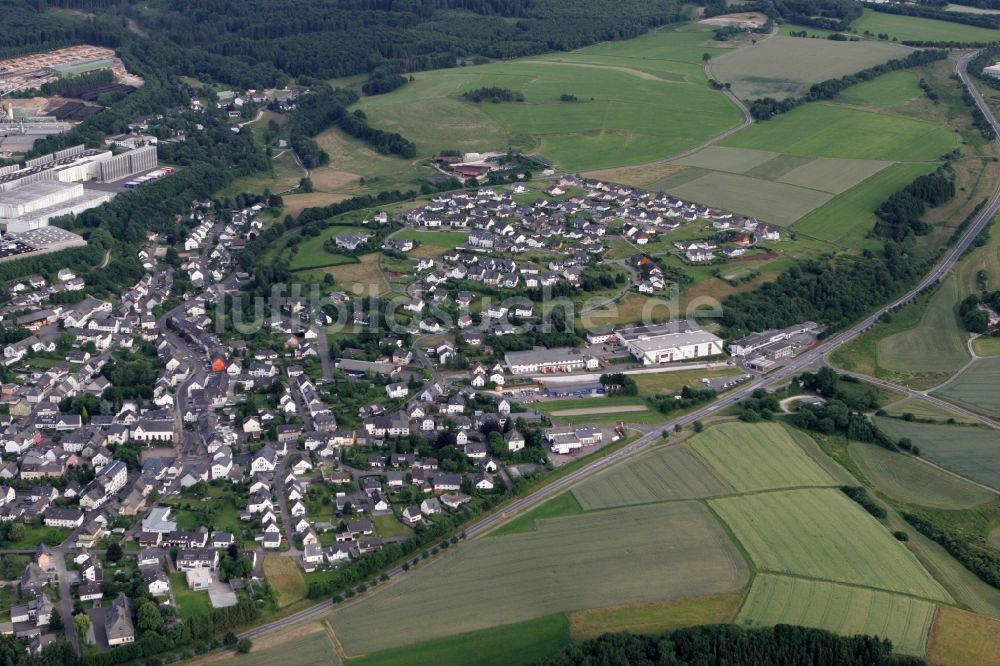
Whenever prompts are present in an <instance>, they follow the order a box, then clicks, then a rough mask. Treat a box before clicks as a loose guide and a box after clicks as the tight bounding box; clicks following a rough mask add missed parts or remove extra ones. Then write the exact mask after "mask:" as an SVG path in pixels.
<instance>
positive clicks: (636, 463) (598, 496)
mask: <svg viewBox="0 0 1000 666" xmlns="http://www.w3.org/2000/svg"><path fill="white" fill-rule="evenodd" d="M703 434H705V433H703ZM701 436H702V435H699V437H701ZM731 492H733V489H732V486H730V485H729V484H728V483H727V482H726V481H725V480H723V479H722V478H721V477H720V476H719V475H718V474H716V473H715V471H713V470H712V468H711V467H710V466H709V465H708V464H707V463H706V462H705V460H704V459H703V458H702V457H701V456H699V455H698V454H697V453H695V451H694V450H693V449H692V448H691V447H690V446H688V445H686V444H682V445H676V446H674V445H671V446H660V447H656V448H654V449H652V450H650V451H648V452H644V453H643V454H642V455H639V456H637V457H635V458H633V459H632V460H629V461H627V462H624V463H622V464H620V465H615V466H614V467H613V468H612V469H609V470H605V471H602V472H601V473H599V474H597V475H595V476H593V477H591V478H589V479H587V480H586V481H584V482H583V483H581V484H580V485H578V486H576V487H575V488H573V490H572V494H573V495H574V496H575V497H576V499H577V501H578V502H579V503H580V506H581V507H583V508H584V510H587V511H590V510H593V509H607V508H611V507H618V506H627V505H630V504H648V503H652V502H665V501H670V500H682V499H693V498H700V497H714V496H718V495H726V494H729V493H731Z"/></svg>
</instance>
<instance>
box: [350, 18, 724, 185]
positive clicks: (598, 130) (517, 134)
mask: <svg viewBox="0 0 1000 666" xmlns="http://www.w3.org/2000/svg"><path fill="white" fill-rule="evenodd" d="M710 36H711V32H708V31H705V30H693V29H692V31H691V32H685V31H679V30H659V31H654V32H652V33H649V34H647V35H645V36H643V37H640V38H637V39H634V40H629V41H623V42H613V43H611V44H599V45H595V46H592V47H587V48H584V49H580V50H578V51H573V52H571V53H560V54H553V55H549V56H540V57H533V58H528V59H522V60H512V61H507V62H501V63H493V64H488V65H480V66H475V67H456V68H452V69H444V70H435V71H429V72H418V73H415V74H414V77H415V80H414V81H413V82H411V83H407V84H406V85H405V86H403V87H401V88H399V89H398V90H395V91H393V92H391V93H388V94H385V95H376V96H373V97H366V98H364V99H363V100H362V101H361V102H360V104H359V105H358V107H359V108H361V109H363V110H364V112H365V113H366V114H368V117H369V119H370V120H371V122H372V124H373V125H375V126H376V127H379V128H382V129H385V130H389V131H398V132H400V133H402V134H403V135H404V136H406V137H408V138H410V139H411V140H413V141H414V142H415V143H416V144H417V149H418V152H419V154H420V155H421V156H429V155H432V154H435V153H436V152H437V151H440V150H443V149H456V150H461V151H472V150H479V151H482V150H505V149H506V148H507V147H508V146H509V145H513V146H515V147H517V148H521V149H523V150H525V151H527V152H540V153H542V154H543V155H544V156H545V157H546V158H548V159H551V160H553V161H555V162H556V163H558V164H559V165H560V167H562V168H564V169H566V170H583V169H594V168H600V167H613V166H622V165H627V164H636V163H641V162H648V161H651V160H654V159H658V158H662V157H664V156H667V155H671V154H674V153H678V152H682V151H683V150H684V149H686V148H689V147H691V146H693V145H696V144H698V143H699V142H700V141H703V140H705V139H707V138H709V137H711V136H713V135H715V134H718V133H719V132H722V131H723V130H725V129H726V128H727V127H731V126H733V125H735V124H737V123H738V122H739V112H738V111H737V110H736V108H735V107H734V106H733V105H732V103H730V102H729V101H728V100H727V99H726V98H725V96H723V95H722V94H721V93H719V92H718V91H715V90H712V89H711V88H709V87H708V86H707V85H705V77H704V73H703V72H702V71H701V66H700V61H701V55H702V53H704V52H706V51H707V52H710V53H711V52H716V53H718V52H721V50H718V49H710V48H708V49H706V48H705V47H701V46H699V44H701V43H702V42H703V41H705V39H706V38H707V37H710ZM482 86H500V87H504V88H509V89H511V90H517V91H519V92H521V93H523V94H524V97H525V101H524V102H523V103H506V104H488V103H487V104H474V103H471V102H468V101H465V100H463V99H462V98H461V93H462V92H463V91H467V90H472V89H474V88H479V87H482ZM562 94H572V95H575V96H576V97H577V98H578V100H579V101H578V102H572V103H567V102H562V101H560V100H559V96H560V95H562ZM664 118H669V119H670V122H663V119H664Z"/></svg>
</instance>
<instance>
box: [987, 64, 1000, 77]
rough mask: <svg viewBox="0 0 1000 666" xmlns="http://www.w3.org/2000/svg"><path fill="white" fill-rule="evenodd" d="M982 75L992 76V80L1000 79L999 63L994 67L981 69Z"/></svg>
mask: <svg viewBox="0 0 1000 666" xmlns="http://www.w3.org/2000/svg"><path fill="white" fill-rule="evenodd" d="M983 74H984V75H986V76H992V77H993V78H994V79H1000V62H998V63H996V64H995V65H990V66H989V67H983Z"/></svg>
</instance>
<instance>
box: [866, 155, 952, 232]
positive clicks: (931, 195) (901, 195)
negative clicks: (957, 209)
mask: <svg viewBox="0 0 1000 666" xmlns="http://www.w3.org/2000/svg"><path fill="white" fill-rule="evenodd" d="M953 196H955V179H954V177H953V176H952V174H951V173H950V172H948V171H946V170H945V169H943V168H941V169H938V170H937V171H935V172H934V173H931V174H927V175H924V176H918V177H917V178H916V179H915V180H914V181H913V182H912V183H910V184H909V185H907V186H906V187H904V188H903V189H901V190H899V191H898V192H894V193H893V194H892V195H890V196H889V198H888V199H886V200H885V201H883V202H882V204H881V205H879V207H878V208H876V209H875V217H877V218H878V221H877V222H876V223H875V229H874V230H873V231H872V233H873V234H874V235H875V236H878V237H879V238H887V239H889V240H895V241H904V240H906V239H908V238H911V237H913V236H915V235H916V236H920V235H922V234H926V233H927V232H928V231H930V225H929V224H927V223H926V222H924V221H923V216H924V212H925V211H926V210H927V207H928V206H930V207H931V208H933V207H935V206H940V205H941V204H943V203H944V202H946V201H948V200H949V199H951V198H952V197H953Z"/></svg>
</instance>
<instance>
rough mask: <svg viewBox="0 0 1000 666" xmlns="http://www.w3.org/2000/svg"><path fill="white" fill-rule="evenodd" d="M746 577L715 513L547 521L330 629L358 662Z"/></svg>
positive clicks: (357, 609) (619, 513) (686, 508)
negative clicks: (382, 652) (380, 651)
mask: <svg viewBox="0 0 1000 666" xmlns="http://www.w3.org/2000/svg"><path fill="white" fill-rule="evenodd" d="M678 532H682V533H683V534H684V535H685V538H684V539H683V540H682V541H678V539H677V538H676V536H677V534H678ZM570 555H572V558H573V562H574V565H573V566H572V567H567V566H565V562H566V558H567V557H569V556H570ZM484 572H490V574H489V576H488V580H489V593H488V594H483V591H484ZM747 577H748V570H747V567H746V564H745V563H744V561H743V558H742V557H741V556H740V554H739V552H738V551H737V550H736V548H735V546H734V545H733V544H732V543H731V542H730V541H729V538H728V537H727V536H726V534H725V532H724V531H723V530H722V528H721V527H720V526H719V525H718V524H717V523H716V521H715V520H714V518H713V517H712V515H711V514H710V513H709V511H708V510H707V509H706V508H705V507H704V506H703V505H700V504H698V503H696V502H675V503H671V504H666V505H661V506H646V507H632V508H626V509H615V510H609V511H601V512H597V513H592V514H583V515H578V516H569V517H564V518H558V519H553V520H546V521H542V522H541V523H540V524H539V525H538V531H537V532H532V533H529V534H512V535H508V536H504V537H498V538H492V539H480V540H478V541H473V542H470V543H468V544H465V545H464V546H463V547H462V548H461V549H459V550H457V551H455V552H454V553H448V554H446V555H445V556H444V557H443V559H441V560H439V561H437V562H434V563H431V564H428V565H426V566H424V567H421V568H418V569H417V570H416V571H413V572H411V573H409V574H408V575H407V576H406V577H404V578H402V579H400V580H399V581H398V582H396V583H393V584H392V589H391V591H389V590H386V591H383V592H381V593H377V594H373V595H371V596H369V597H367V598H364V599H361V600H359V601H358V602H356V603H354V604H352V605H350V606H348V607H345V608H342V609H339V610H337V611H334V612H333V613H332V614H331V615H330V622H331V624H332V625H333V628H334V631H335V632H336V634H337V637H338V639H339V640H340V642H341V644H342V645H343V646H344V649H345V650H346V652H347V654H348V655H358V654H364V653H367V652H370V651H371V650H373V649H375V648H384V649H388V648H392V647H398V646H402V645H408V644H411V643H414V642H417V641H421V640H431V639H437V638H441V637H443V636H446V635H453V634H458V633H463V632H469V631H475V630H479V629H484V628H487V627H492V626H497V625H500V624H506V623H511V622H519V621H525V620H530V619H532V618H537V617H543V616H546V615H550V614H553V613H559V612H566V611H569V610H580V609H586V608H604V607H608V606H616V605H623V604H634V603H649V602H658V601H664V600H668V599H674V598H685V597H692V596H701V595H710V594H721V593H729V592H735V591H737V590H739V589H740V588H742V587H743V585H745V584H746V581H747ZM652 579H655V580H656V581H658V584H657V585H655V586H651V585H649V584H648V581H649V580H652ZM581 580H587V581H589V584H587V585H580V584H578V583H579V581H581ZM373 617H378V618H381V621H379V622H372V621H371V619H372V618H373ZM427 617H434V622H433V623H428V622H426V621H425V618H427ZM386 626H392V627H393V631H392V632H390V633H387V632H386V631H385V627H386Z"/></svg>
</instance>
